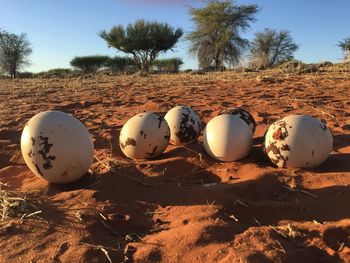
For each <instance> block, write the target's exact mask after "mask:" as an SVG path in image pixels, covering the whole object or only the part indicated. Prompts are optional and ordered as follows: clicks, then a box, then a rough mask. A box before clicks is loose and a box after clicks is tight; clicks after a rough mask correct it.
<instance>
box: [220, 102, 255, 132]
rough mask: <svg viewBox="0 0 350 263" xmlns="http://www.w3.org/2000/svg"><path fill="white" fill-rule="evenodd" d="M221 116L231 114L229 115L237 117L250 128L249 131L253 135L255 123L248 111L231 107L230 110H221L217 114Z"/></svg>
mask: <svg viewBox="0 0 350 263" xmlns="http://www.w3.org/2000/svg"><path fill="white" fill-rule="evenodd" d="M223 114H231V115H236V116H238V117H239V118H241V119H242V120H243V121H244V122H245V123H246V124H247V125H248V126H249V127H250V129H251V130H252V133H253V134H254V132H255V127H256V122H255V120H254V118H253V116H252V115H251V114H250V112H249V111H247V110H245V109H243V108H240V107H232V108H228V109H225V110H222V111H221V112H220V113H219V115H223Z"/></svg>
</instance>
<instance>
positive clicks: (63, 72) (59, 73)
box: [35, 68, 73, 78]
mask: <svg viewBox="0 0 350 263" xmlns="http://www.w3.org/2000/svg"><path fill="white" fill-rule="evenodd" d="M71 73H73V71H72V70H71V69H69V68H54V69H50V70H48V71H42V72H39V73H37V74H35V76H36V77H41V78H62V77H65V76H67V75H69V74H71Z"/></svg>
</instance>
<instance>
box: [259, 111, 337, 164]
mask: <svg viewBox="0 0 350 263" xmlns="http://www.w3.org/2000/svg"><path fill="white" fill-rule="evenodd" d="M332 149H333V137H332V134H331V132H330V131H329V129H328V128H327V126H326V125H325V124H324V123H323V122H322V121H320V120H319V119H316V118H313V117H310V116H305V115H291V116H288V117H285V118H283V119H281V120H278V121H276V122H274V123H273V124H272V125H271V126H270V127H269V129H268V130H267V132H266V134H265V153H266V155H267V156H268V158H269V159H270V160H271V162H272V163H273V164H275V165H276V166H278V167H283V168H285V167H294V168H297V167H299V168H302V167H305V168H306V167H316V166H318V165H320V164H321V163H323V162H324V161H325V160H326V159H327V158H328V156H329V154H330V153H331V151H332Z"/></svg>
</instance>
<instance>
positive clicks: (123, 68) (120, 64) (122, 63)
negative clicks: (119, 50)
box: [105, 56, 137, 73]
mask: <svg viewBox="0 0 350 263" xmlns="http://www.w3.org/2000/svg"><path fill="white" fill-rule="evenodd" d="M105 67H106V68H107V69H109V70H110V71H112V72H114V73H116V72H126V73H133V72H135V71H137V69H136V66H135V62H134V60H133V59H132V58H129V57H119V56H115V57H114V58H109V59H108V60H107V61H106V63H105Z"/></svg>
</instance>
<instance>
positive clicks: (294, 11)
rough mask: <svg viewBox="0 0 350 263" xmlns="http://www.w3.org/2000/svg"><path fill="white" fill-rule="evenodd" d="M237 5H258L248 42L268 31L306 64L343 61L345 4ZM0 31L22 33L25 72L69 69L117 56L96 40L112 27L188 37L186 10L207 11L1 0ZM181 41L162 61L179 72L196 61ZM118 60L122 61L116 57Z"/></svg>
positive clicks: (303, 0)
mask: <svg viewBox="0 0 350 263" xmlns="http://www.w3.org/2000/svg"><path fill="white" fill-rule="evenodd" d="M235 3H236V4H257V5H258V6H259V7H260V12H259V13H258V14H257V16H256V18H257V21H256V22H255V23H253V24H252V26H251V28H250V30H249V31H247V32H246V33H244V34H243V35H244V37H246V38H247V39H249V40H251V39H253V37H254V33H255V32H256V31H260V30H263V29H264V28H266V27H269V28H273V29H286V30H289V31H290V32H291V34H292V36H293V38H294V39H295V41H296V43H298V44H299V46H300V49H299V51H298V52H297V53H296V54H295V57H296V58H297V59H300V60H303V61H305V62H309V63H310V62H320V61H325V60H329V61H332V62H337V61H339V60H340V59H341V58H342V53H341V50H340V49H339V48H338V47H337V42H338V41H340V40H342V39H344V38H345V37H350V15H349V11H350V1H349V0H334V1H330V0H238V1H235ZM0 6H1V10H0V28H3V29H6V30H8V31H10V32H14V33H21V32H25V33H27V35H28V39H29V40H30V41H31V43H32V46H33V54H32V56H31V61H32V65H31V66H30V67H29V68H28V69H27V70H28V71H33V72H38V71H43V70H48V69H50V68H58V67H69V61H70V60H71V59H72V58H73V57H74V56H83V55H95V54H101V55H111V56H114V55H116V54H117V53H116V50H115V49H112V48H108V47H107V45H106V43H105V42H104V41H103V40H102V39H101V38H100V37H99V36H98V35H97V33H98V32H99V31H101V30H104V29H106V30H109V29H111V28H112V26H113V25H119V24H122V25H127V24H128V23H133V22H134V21H135V20H136V19H139V18H143V19H146V20H152V21H153V20H156V21H160V22H167V23H169V24H170V25H172V26H174V27H182V28H183V29H184V31H185V33H186V32H189V31H190V30H191V29H192V28H193V27H192V24H191V21H190V17H189V15H188V6H193V7H200V6H205V1H203V0H193V1H190V0H163V1H162V0H57V1H54V0H0ZM187 49H188V43H186V42H185V41H183V40H182V41H180V42H179V43H178V44H177V46H176V48H175V49H174V52H168V53H166V54H165V55H163V57H174V56H177V57H181V58H182V59H183V60H184V62H185V64H184V66H183V68H196V67H197V60H196V58H193V57H191V56H190V55H189V54H188V52H187ZM118 55H122V53H119V54H118Z"/></svg>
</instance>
